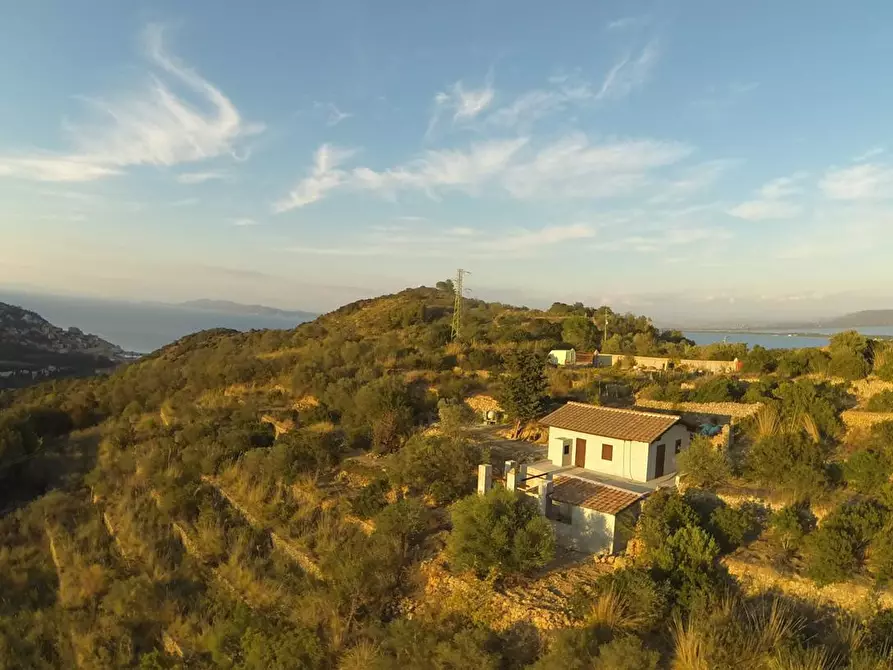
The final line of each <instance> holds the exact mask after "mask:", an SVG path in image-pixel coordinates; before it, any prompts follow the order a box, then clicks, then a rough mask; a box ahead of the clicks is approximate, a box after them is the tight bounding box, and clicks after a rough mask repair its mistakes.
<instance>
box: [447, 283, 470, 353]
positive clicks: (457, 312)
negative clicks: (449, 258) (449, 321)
mask: <svg viewBox="0 0 893 670" xmlns="http://www.w3.org/2000/svg"><path fill="white" fill-rule="evenodd" d="M470 274H471V273H470V272H469V271H468V270H463V269H462V268H459V269H458V270H456V281H455V282H454V286H453V288H454V289H455V292H456V295H455V299H454V301H453V327H452V338H453V342H458V341H459V338H460V337H462V307H463V303H462V296H463V287H462V280H463V278H464V277H465V275H470Z"/></svg>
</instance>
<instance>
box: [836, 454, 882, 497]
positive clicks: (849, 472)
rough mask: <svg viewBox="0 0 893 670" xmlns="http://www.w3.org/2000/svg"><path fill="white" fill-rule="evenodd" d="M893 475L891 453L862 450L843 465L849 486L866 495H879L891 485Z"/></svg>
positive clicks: (852, 455)
mask: <svg viewBox="0 0 893 670" xmlns="http://www.w3.org/2000/svg"><path fill="white" fill-rule="evenodd" d="M890 475H893V458H891V456H890V453H889V452H882V451H876V450H874V449H860V450H859V451H856V452H854V453H852V454H850V457H849V458H848V459H847V460H846V462H845V463H844V465H843V476H844V478H845V479H846V483H847V486H849V487H850V488H852V489H854V490H856V491H858V492H859V493H864V494H866V495H877V494H879V493H881V491H882V490H883V488H884V487H885V486H886V485H887V484H889V482H890Z"/></svg>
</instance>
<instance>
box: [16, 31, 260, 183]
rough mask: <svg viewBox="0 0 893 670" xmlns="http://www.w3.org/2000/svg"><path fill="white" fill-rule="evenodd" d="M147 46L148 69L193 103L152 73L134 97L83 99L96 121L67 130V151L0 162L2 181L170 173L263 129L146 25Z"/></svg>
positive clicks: (226, 149) (233, 148)
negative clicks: (161, 169)
mask: <svg viewBox="0 0 893 670" xmlns="http://www.w3.org/2000/svg"><path fill="white" fill-rule="evenodd" d="M145 43H146V53H147V55H148V57H149V59H150V60H151V62H152V64H153V65H154V66H155V67H156V68H157V69H158V70H159V71H160V73H161V72H163V73H164V74H165V75H167V76H168V78H169V80H170V81H172V82H175V83H176V84H178V85H179V86H181V87H183V88H185V89H187V90H189V91H190V92H191V93H192V94H193V96H194V101H193V102H190V101H188V100H186V99H184V98H183V97H180V96H179V95H177V94H176V93H174V91H173V89H172V88H171V86H170V84H169V82H166V81H164V80H163V79H162V77H161V76H159V75H154V74H153V75H152V76H151V77H150V79H149V84H148V86H147V87H146V88H145V89H144V90H143V91H141V92H140V93H138V94H136V95H123V96H122V95H118V96H114V97H112V98H109V99H105V98H87V99H86V101H87V103H88V105H89V106H90V108H92V109H93V111H94V112H96V114H97V118H96V120H95V121H94V122H92V123H88V124H81V125H71V126H69V127H68V128H67V129H68V131H69V134H70V135H71V137H72V138H73V141H74V148H73V150H72V151H71V152H67V153H59V154H55V153H50V152H30V153H29V152H19V153H18V154H6V155H0V176H11V177H18V178H22V179H33V180H39V181H69V182H76V181H91V180H95V179H100V178H102V177H107V176H110V175H116V174H120V173H122V172H123V171H124V169H125V168H127V167H131V166H137V165H156V166H172V165H178V164H181V163H191V162H197V161H202V160H205V159H209V158H215V157H217V156H221V155H225V154H235V152H236V147H237V144H238V142H239V141H240V140H242V139H243V138H245V137H248V136H251V135H254V134H257V133H259V132H261V131H262V130H263V126H262V125H260V124H250V123H246V122H245V121H244V120H243V119H242V117H241V115H240V114H239V112H238V110H237V109H236V107H235V106H234V105H233V104H232V102H231V101H230V100H229V99H228V98H227V97H226V96H225V95H224V94H223V93H222V92H221V91H220V90H219V89H218V88H216V87H215V86H214V85H213V84H211V83H210V82H209V81H208V80H206V79H204V78H203V77H201V76H200V75H199V74H198V73H197V72H195V71H194V70H192V69H190V68H189V67H188V66H186V65H184V64H183V63H181V62H180V61H179V60H177V59H176V57H174V56H172V55H170V54H169V53H168V52H167V51H166V50H165V48H164V41H163V32H162V29H161V28H160V27H159V26H154V25H153V26H149V28H148V29H147V30H146V34H145ZM196 102H200V103H201V104H202V105H203V106H204V107H205V109H204V110H202V109H200V108H199V107H197V106H196V105H195V103H196Z"/></svg>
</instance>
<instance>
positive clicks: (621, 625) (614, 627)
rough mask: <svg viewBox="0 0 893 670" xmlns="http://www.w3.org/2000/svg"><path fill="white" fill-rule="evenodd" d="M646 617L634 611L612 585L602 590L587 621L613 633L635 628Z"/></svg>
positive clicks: (595, 626) (642, 622)
mask: <svg viewBox="0 0 893 670" xmlns="http://www.w3.org/2000/svg"><path fill="white" fill-rule="evenodd" d="M644 622H645V621H644V617H642V616H641V615H639V614H636V613H634V612H632V608H630V606H629V604H628V603H627V601H626V599H625V598H624V597H623V596H622V595H621V594H620V593H618V592H617V591H615V589H614V586H613V585H612V586H611V587H610V588H608V589H607V590H605V591H602V592H601V593H600V594H599V595H598V597H597V598H596V599H595V602H594V603H593V605H592V610H590V612H589V616H588V617H587V623H589V625H591V626H593V627H594V628H601V629H603V630H607V631H611V632H612V633H616V632H620V631H627V630H632V629H635V628H637V627H639V626H641V625H642V624H644Z"/></svg>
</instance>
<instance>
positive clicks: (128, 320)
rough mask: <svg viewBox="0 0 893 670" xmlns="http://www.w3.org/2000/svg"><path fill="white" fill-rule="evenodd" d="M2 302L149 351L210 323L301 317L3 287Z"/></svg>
mask: <svg viewBox="0 0 893 670" xmlns="http://www.w3.org/2000/svg"><path fill="white" fill-rule="evenodd" d="M0 302H6V303H9V304H11V305H18V306H19V307H23V308H25V309H29V310H31V311H33V312H37V313H38V314H40V316H42V317H43V318H44V319H46V320H47V321H49V322H50V323H52V324H53V325H54V326H59V327H60V328H69V327H71V326H74V327H76V328H80V329H81V330H82V331H84V332H85V333H92V334H93V335H98V336H99V337H101V338H102V339H104V340H107V341H108V342H111V343H112V344H117V345H118V346H119V347H121V348H123V349H125V350H126V351H133V352H137V353H141V354H147V353H151V352H153V351H155V350H156V349H160V348H161V347H163V346H165V345H167V344H170V343H171V342H173V341H175V340H178V339H180V338H181V337H183V336H185V335H189V334H191V333H195V332H198V331H200V330H207V329H209V328H232V329H234V330H240V331H248V330H255V329H264V328H272V329H290V328H294V327H295V326H297V325H298V323H300V321H298V320H295V319H291V318H284V317H279V316H263V315H253V314H233V313H229V312H217V311H211V310H204V309H195V308H190V307H180V306H177V305H166V304H158V303H148V302H146V303H142V302H118V301H108V300H94V299H90V298H69V297H63V296H48V295H37V294H34V295H30V294H21V293H12V292H3V291H0Z"/></svg>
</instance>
